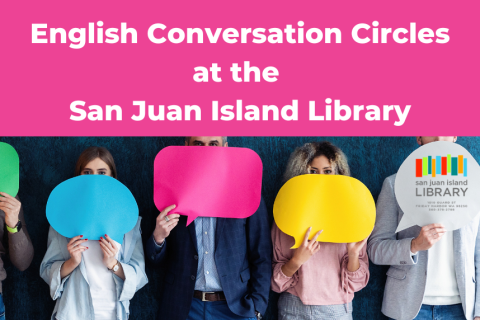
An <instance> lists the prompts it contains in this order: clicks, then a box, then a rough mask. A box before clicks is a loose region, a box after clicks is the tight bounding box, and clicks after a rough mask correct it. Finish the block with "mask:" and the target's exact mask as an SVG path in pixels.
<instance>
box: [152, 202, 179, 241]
mask: <svg viewBox="0 0 480 320" xmlns="http://www.w3.org/2000/svg"><path fill="white" fill-rule="evenodd" d="M175 207H176V205H171V206H168V207H166V208H165V209H163V211H162V212H160V214H159V215H158V217H157V224H156V226H155V231H153V238H154V239H155V242H156V243H157V244H162V243H163V241H165V238H166V237H168V236H169V235H170V232H171V231H172V229H173V228H175V226H176V225H177V224H178V219H179V218H180V215H179V214H176V213H174V214H170V215H168V218H167V214H168V213H169V212H170V211H172V210H173V209H175ZM165 218H167V219H165ZM167 220H168V221H167Z"/></svg>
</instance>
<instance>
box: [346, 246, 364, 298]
mask: <svg viewBox="0 0 480 320" xmlns="http://www.w3.org/2000/svg"><path fill="white" fill-rule="evenodd" d="M364 241H366V239H365V240H364ZM361 243H362V242H359V243H358V244H361ZM364 244H365V243H364ZM349 251H350V250H349ZM352 251H353V250H352ZM352 251H350V252H347V253H346V254H345V256H344V257H343V259H342V262H341V266H342V267H341V270H342V271H341V272H342V288H343V290H344V291H345V292H357V291H360V290H361V289H363V288H364V287H365V286H366V285H367V283H368V279H369V278H370V271H369V270H368V256H367V247H366V246H365V245H363V247H362V248H361V249H360V252H359V253H352Z"/></svg>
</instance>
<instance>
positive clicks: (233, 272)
mask: <svg viewBox="0 0 480 320" xmlns="http://www.w3.org/2000/svg"><path fill="white" fill-rule="evenodd" d="M185 145H186V146H212V147H214V146H216V147H227V146H228V142H227V137H186V139H185ZM174 208H175V205H172V206H169V207H167V208H165V209H164V210H163V211H162V212H161V213H160V214H159V215H158V217H157V220H156V227H155V231H154V232H153V234H152V236H151V237H150V239H149V240H148V243H147V245H146V256H147V259H150V260H151V261H152V262H153V263H154V264H156V265H162V266H164V267H166V276H165V279H164V282H163V289H162V293H161V298H160V308H159V310H158V313H157V320H161V319H165V320H186V319H188V320H200V319H201V320H216V319H248V320H254V319H261V317H262V314H263V313H264V312H265V310H266V308H267V304H268V295H269V291H270V278H271V275H272V263H271V254H272V244H271V239H270V226H269V222H268V215H267V210H266V207H265V203H264V201H263V199H262V201H261V203H260V206H259V208H258V209H257V212H255V213H254V214H253V215H252V216H250V217H249V218H246V219H227V218H208V217H198V218H197V219H195V220H194V222H193V223H191V224H190V225H189V226H188V227H187V226H186V224H187V217H185V216H180V215H178V214H171V215H168V217H167V214H168V212H170V211H171V210H173V209H174Z"/></svg>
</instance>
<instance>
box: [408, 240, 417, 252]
mask: <svg viewBox="0 0 480 320" xmlns="http://www.w3.org/2000/svg"><path fill="white" fill-rule="evenodd" d="M416 239H417V238H413V239H412V242H411V244H410V252H411V253H413V254H415V253H417V252H418V250H417V246H416V241H415V240H416Z"/></svg>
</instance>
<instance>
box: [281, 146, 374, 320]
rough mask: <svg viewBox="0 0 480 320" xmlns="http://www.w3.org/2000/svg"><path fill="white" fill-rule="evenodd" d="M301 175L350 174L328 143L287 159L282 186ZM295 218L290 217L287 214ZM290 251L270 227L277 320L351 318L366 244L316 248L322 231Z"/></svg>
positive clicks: (363, 277)
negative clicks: (284, 182)
mask: <svg viewBox="0 0 480 320" xmlns="http://www.w3.org/2000/svg"><path fill="white" fill-rule="evenodd" d="M302 174H339V175H346V176H349V175H350V169H349V167H348V163H347V158H346V157H345V155H344V154H343V152H342V151H341V150H340V149H339V148H338V147H336V146H334V145H333V144H332V143H330V142H311V143H306V144H305V145H303V146H301V147H299V148H297V149H296V150H295V151H294V152H293V153H292V155H291V157H290V160H289V162H288V165H287V169H286V172H285V181H287V180H289V179H291V178H293V177H296V176H299V175H302ZM292 214H295V213H292ZM311 229H312V228H311V227H310V229H308V230H307V232H306V234H305V238H304V241H303V243H302V244H301V245H300V247H299V248H297V249H290V248H291V247H292V246H293V245H294V243H295V240H294V238H293V237H291V236H289V235H287V234H285V233H283V232H282V231H280V229H278V227H277V225H276V224H274V225H273V228H272V241H273V247H274V249H273V277H272V290H273V291H275V292H278V293H281V295H280V299H279V301H278V318H279V320H293V319H295V320H313V319H316V320H317V319H341V320H347V319H352V300H353V293H354V292H356V291H359V290H361V289H362V288H364V287H365V286H366V285H367V282H368V278H369V271H368V257H367V254H366V246H365V244H366V242H367V239H365V240H363V241H360V242H357V243H347V244H345V243H325V242H324V243H320V242H317V241H316V240H317V238H318V236H319V235H320V233H321V232H322V231H319V232H317V233H316V234H315V236H314V237H313V238H312V240H310V241H309V240H308V238H309V235H310V231H311Z"/></svg>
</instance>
